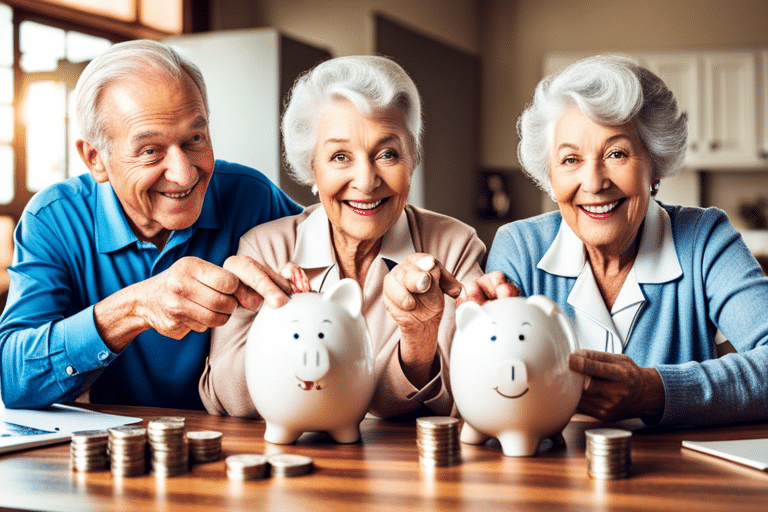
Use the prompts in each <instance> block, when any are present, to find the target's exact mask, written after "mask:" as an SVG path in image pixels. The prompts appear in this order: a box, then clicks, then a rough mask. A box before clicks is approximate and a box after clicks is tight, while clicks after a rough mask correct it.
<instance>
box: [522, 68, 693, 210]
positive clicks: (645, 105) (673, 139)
mask: <svg viewBox="0 0 768 512" xmlns="http://www.w3.org/2000/svg"><path fill="white" fill-rule="evenodd" d="M574 105H575V106H577V107H578V108H579V109H580V110H581V111H582V112H583V113H584V115H586V116H587V117H588V118H589V119H590V120H592V121H594V122H596V123H599V124H603V125H609V126H618V125H621V124H625V123H628V122H634V123H635V126H636V127H637V130H638V133H639V134H640V138H641V140H642V142H643V144H644V145H645V148H646V150H647V151H648V153H649V154H650V156H651V160H652V162H653V164H654V176H653V178H654V182H657V180H660V179H662V178H665V177H668V176H674V175H675V174H677V173H679V172H680V171H682V168H683V161H684V159H685V151H686V140H687V138H688V121H687V118H686V115H685V114H684V113H681V112H680V111H679V110H678V105H677V100H676V99H675V96H674V95H673V94H672V91H670V90H669V88H667V86H666V85H665V84H664V82H663V81H662V80H661V79H660V78H659V77H658V76H656V75H655V74H653V73H652V72H651V71H649V70H647V69H646V68H644V67H642V66H640V65H638V64H637V63H635V62H634V61H632V60H631V59H629V58H627V57H623V56H619V55H597V56H594V57H588V58H586V59H582V60H580V61H577V62H575V63H573V64H571V65H570V66H568V67H567V68H565V69H564V70H563V71H561V72H559V73H557V74H554V75H551V76H549V77H546V78H545V79H544V80H542V81H541V82H539V85H538V86H537V87H536V92H535V93H534V96H533V102H532V103H531V104H530V105H529V106H528V107H527V108H526V109H525V111H524V112H523V114H522V115H521V116H520V118H519V119H518V121H517V131H518V134H519V136H520V143H519V144H518V147H517V156H518V160H519V161H520V164H521V165H522V166H523V171H524V172H525V173H526V174H527V175H528V176H529V177H530V178H531V179H532V180H533V181H534V182H535V183H536V184H537V185H538V186H539V187H540V188H541V189H542V190H544V191H545V192H547V193H548V194H549V195H550V197H553V198H554V196H553V193H552V185H551V182H550V175H549V173H550V157H551V154H552V150H553V147H552V145H553V144H554V133H555V126H556V125H557V123H558V121H559V120H560V118H561V117H562V116H563V114H565V112H566V110H567V109H569V108H570V107H572V106H574Z"/></svg>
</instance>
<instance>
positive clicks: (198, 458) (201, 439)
mask: <svg viewBox="0 0 768 512" xmlns="http://www.w3.org/2000/svg"><path fill="white" fill-rule="evenodd" d="M222 437H223V435H222V433H221V432H216V431H213V430H194V431H190V432H187V440H188V441H189V455H190V458H191V459H192V461H193V462H199V463H203V462H213V461H217V460H219V459H220V458H221V439H222Z"/></svg>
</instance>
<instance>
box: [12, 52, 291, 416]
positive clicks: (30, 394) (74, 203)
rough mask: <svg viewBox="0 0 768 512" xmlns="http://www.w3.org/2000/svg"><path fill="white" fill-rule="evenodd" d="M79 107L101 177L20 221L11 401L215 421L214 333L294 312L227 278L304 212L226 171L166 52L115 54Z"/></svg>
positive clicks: (59, 193)
mask: <svg viewBox="0 0 768 512" xmlns="http://www.w3.org/2000/svg"><path fill="white" fill-rule="evenodd" d="M75 94H76V102H77V103H76V108H77V115H78V123H79V125H80V130H81V133H82V137H83V138H82V140H78V141H77V149H78V151H79V153H80V156H81V157H82V159H83V161H84V162H85V163H86V165H87V166H88V168H89V170H90V174H86V175H83V176H78V177H74V178H70V179H68V180H66V181H63V182H61V183H58V184H56V185H53V186H52V187H50V188H48V189H46V190H44V191H42V192H40V193H39V194H37V195H36V196H35V197H34V198H33V199H32V200H31V201H30V203H29V204H28V205H27V207H26V209H25V211H24V214H23V215H22V217H21V220H20V222H19V226H18V228H17V231H16V235H15V242H16V252H15V256H14V262H13V265H12V266H11V267H10V269H9V272H10V275H11V290H10V293H9V297H8V304H7V306H6V309H5V311H4V313H3V316H2V317H1V318H0V357H1V358H2V359H0V376H1V377H2V380H1V381H0V392H1V393H2V400H3V402H4V403H5V405H6V406H7V407H21V408H34V407H45V406H47V405H49V404H52V403H55V402H60V401H68V400H72V399H75V398H76V397H77V396H79V395H80V394H81V393H83V392H84V391H85V390H87V389H90V399H91V401H93V402H99V403H116V404H137V405H147V406H158V407H177V408H189V409H202V403H201V402H200V398H199V395H198V380H199V378H200V374H201V372H202V369H203V366H204V363H205V358H206V357H207V356H208V351H209V346H210V331H209V328H210V327H213V326H218V325H222V324H224V323H225V322H226V321H227V319H228V318H229V315H230V314H231V313H232V311H233V310H234V309H235V307H236V306H237V305H238V304H242V305H244V306H247V307H250V308H254V307H256V306H257V305H258V303H259V302H260V301H261V300H266V301H267V302H268V303H270V305H272V306H278V305H280V304H282V303H284V302H285V301H286V300H287V296H286V295H285V294H284V293H283V291H282V290H281V289H280V288H279V286H278V285H280V284H281V283H283V282H284V280H281V278H280V276H276V275H273V273H270V271H268V270H266V269H265V270H264V276H265V277H266V275H267V273H269V277H270V279H261V280H259V279H256V278H255V284H254V281H251V284H252V285H253V286H252V287H249V286H246V285H244V284H242V283H241V282H240V280H239V279H238V278H237V277H236V276H234V275H233V274H231V273H229V272H227V271H225V270H223V269H222V268H221V267H220V266H219V265H221V264H222V263H223V261H224V260H225V259H226V257H227V256H229V255H231V254H234V253H235V252H236V250H237V245H238V240H239V238H240V235H242V234H243V233H245V231H247V230H248V229H249V228H251V227H252V226H253V225H254V224H260V223H262V222H266V221H270V220H273V219H276V218H279V217H283V216H286V215H292V214H295V213H298V212H299V211H301V208H300V207H299V206H298V205H296V204H295V203H294V202H293V201H292V200H291V199H290V198H289V197H287V196H286V195H285V194H284V193H282V192H281V191H280V190H279V189H277V188H276V187H275V186H274V185H273V184H272V183H270V182H269V180H268V179H267V178H266V177H264V176H263V175H262V174H261V173H259V172H258V171H255V170H253V169H250V168H248V167H244V166H241V165H236V164H232V163H228V162H223V161H214V157H213V150H212V147H211V140H210V134H209V130H208V102H207V97H206V90H205V84H204V82H203V78H202V75H201V74H200V71H199V69H198V68H197V67H196V66H195V65H194V64H192V63H190V62H188V61H186V60H185V59H184V58H182V57H180V56H179V55H178V54H176V52H174V51H173V50H172V49H170V48H168V47H167V46H165V45H162V44H160V43H156V42H153V41H131V42H127V43H121V44H118V45H115V46H114V47H112V48H111V49H110V50H108V51H107V52H105V53H104V54H103V55H101V56H100V57H98V58H97V59H96V60H94V61H93V62H91V63H90V65H89V66H88V67H87V68H86V70H85V71H84V72H83V75H82V76H81V78H80V81H79V82H78V86H77V89H76V92H75ZM256 277H258V276H256ZM276 283H277V284H276ZM285 289H290V288H289V285H287V284H285Z"/></svg>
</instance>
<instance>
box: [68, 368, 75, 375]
mask: <svg viewBox="0 0 768 512" xmlns="http://www.w3.org/2000/svg"><path fill="white" fill-rule="evenodd" d="M76 373H77V368H75V367H74V366H67V375H74V374H76Z"/></svg>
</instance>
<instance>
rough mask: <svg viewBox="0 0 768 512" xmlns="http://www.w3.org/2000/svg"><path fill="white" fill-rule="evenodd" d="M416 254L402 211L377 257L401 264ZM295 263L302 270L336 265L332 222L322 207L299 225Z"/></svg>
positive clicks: (406, 218)
mask: <svg viewBox="0 0 768 512" xmlns="http://www.w3.org/2000/svg"><path fill="white" fill-rule="evenodd" d="M414 252H416V249H415V248H414V246H413V239H412V237H411V231H410V228H409V227H408V216H407V215H406V213H405V210H403V212H402V213H401V214H400V217H399V218H398V219H397V222H396V223H395V225H394V226H392V227H391V228H390V229H389V231H387V232H386V233H385V234H384V238H383V239H382V241H381V249H379V254H378V256H377V257H378V258H384V259H386V260H391V261H393V262H395V263H402V262H403V261H405V258H407V257H408V256H409V255H411V254H413V253H414ZM293 261H294V263H296V264H297V265H298V266H299V267H301V268H323V267H330V266H331V265H333V264H334V263H335V258H334V256H333V251H332V249H331V228H330V222H329V221H328V215H326V213H325V209H323V207H322V206H316V207H315V209H314V211H312V213H310V214H309V216H308V217H307V218H306V220H304V222H302V223H301V224H300V225H299V227H298V229H297V231H296V248H295V249H294V252H293Z"/></svg>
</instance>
